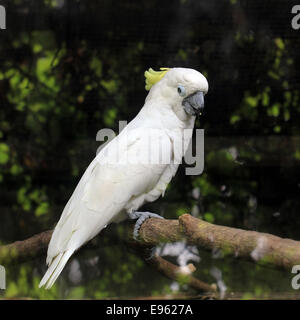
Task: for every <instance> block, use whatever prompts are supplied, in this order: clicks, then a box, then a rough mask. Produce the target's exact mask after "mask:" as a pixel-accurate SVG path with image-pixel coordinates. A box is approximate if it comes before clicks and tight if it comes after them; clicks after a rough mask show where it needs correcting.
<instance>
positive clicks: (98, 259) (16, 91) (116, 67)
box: [0, 0, 300, 298]
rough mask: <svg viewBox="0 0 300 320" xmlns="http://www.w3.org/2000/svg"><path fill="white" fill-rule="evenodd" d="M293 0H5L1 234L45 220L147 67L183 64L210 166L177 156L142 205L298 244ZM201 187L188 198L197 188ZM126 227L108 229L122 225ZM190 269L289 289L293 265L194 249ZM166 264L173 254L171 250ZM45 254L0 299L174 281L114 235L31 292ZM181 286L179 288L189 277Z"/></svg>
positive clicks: (262, 293)
mask: <svg viewBox="0 0 300 320" xmlns="http://www.w3.org/2000/svg"><path fill="white" fill-rule="evenodd" d="M296 3H297V2H294V1H284V0H282V1H278V0H268V1H259V0H252V1H242V0H240V1H238V0H231V1H230V0H209V1H204V0H181V1H153V0H147V1H126V0H125V1H99V0H89V1H75V0H56V1H55V0H44V1H42V0H38V1H33V0H32V1H29V0H28V1H25V0H9V1H0V4H1V5H3V6H5V8H6V12H7V29H6V30H0V206H1V207H0V241H1V243H10V242H13V241H16V240H22V239H25V238H27V237H30V236H32V235H34V234H36V233H39V232H42V231H44V230H48V229H51V228H53V227H54V225H55V223H56V222H57V220H58V219H59V216H60V214H61V212H62V209H63V207H64V205H65V204H66V202H67V200H68V198H69V197H70V195H71V193H72V191H73V190H74V188H75V186H76V184H77V182H78V181H79V178H80V176H81V175H82V173H83V172H84V170H85V168H86V167H87V166H88V164H89V162H90V161H91V160H92V159H93V157H94V156H95V153H96V150H97V148H98V147H99V144H100V143H99V142H97V141H96V134H97V132H98V130H100V129H102V128H111V129H113V130H115V131H116V132H118V121H119V120H127V121H130V120H131V119H133V117H134V116H135V115H136V114H137V112H138V111H139V110H140V108H141V107H142V106H143V103H144V99H145V97H146V95H147V92H146V91H145V89H144V75H143V73H144V71H145V70H146V69H148V68H149V67H152V68H154V69H158V68H159V67H174V66H180V67H190V68H194V69H197V70H199V71H200V72H202V73H203V74H204V75H205V76H206V77H207V79H208V82H209V85H210V89H209V93H208V94H207V96H206V101H205V102H206V109H205V112H204V114H203V116H202V117H201V119H200V121H199V120H198V122H197V128H204V129H205V169H204V173H203V174H202V175H201V176H186V175H185V171H184V165H183V166H181V169H180V170H179V172H178V173H177V176H176V178H175V179H173V181H172V183H171V185H170V186H169V188H168V190H167V192H166V195H165V197H164V198H163V199H159V200H158V201H156V203H154V204H151V205H149V206H147V207H148V208H150V209H151V210H152V211H154V212H157V213H160V214H164V215H165V216H166V217H168V218H176V217H177V216H178V215H180V214H182V213H184V212H190V213H192V214H193V215H195V216H198V217H201V218H203V219H205V220H207V221H210V222H214V223H216V224H222V225H228V226H232V227H239V228H243V229H251V230H258V231H261V232H269V233H273V234H276V235H279V236H282V237H286V238H293V239H295V240H300V232H299V230H300V219H299V207H300V200H299V187H300V178H299V164H300V148H299V146H300V137H299V113H300V106H299V89H300V86H299V84H300V78H299V68H300V55H299V53H300V30H298V31H297V30H293V29H292V27H291V20H292V18H293V15H292V14H291V9H292V7H293V5H294V4H296ZM197 194H198V195H199V194H200V196H199V197H196V195H197ZM120 228H122V225H120V226H118V227H117V228H116V227H115V226H113V227H112V232H113V230H114V229H117V232H118V230H119V229H120ZM200 257H201V261H200V262H199V263H196V264H195V265H196V267H197V271H196V276H197V277H199V279H202V280H205V281H207V282H214V281H215V279H214V278H213V277H212V276H211V275H210V270H211V267H213V266H217V267H218V268H219V270H221V271H222V279H223V281H224V283H225V284H226V286H227V290H228V292H241V293H242V295H243V297H246V298H247V297H255V298H263V297H269V298H271V297H272V296H274V294H276V293H278V292H279V293H280V294H281V296H282V297H285V295H286V294H290V293H295V291H293V290H292V289H291V286H290V281H291V277H292V275H291V274H288V273H283V272H280V271H273V270H271V269H265V268H262V267H258V266H255V265H254V264H251V263H247V262H239V261H236V260H232V259H231V260H230V259H214V258H212V256H211V254H208V253H205V252H202V251H200ZM173 260H174V258H173ZM45 270H46V267H45V257H43V258H41V259H36V260H34V261H29V262H28V263H23V264H21V265H18V266H10V267H9V268H7V290H6V291H2V292H1V295H2V296H3V297H30V298H103V297H136V296H148V295H153V296H155V295H164V294H167V293H170V291H171V289H170V284H171V283H172V281H169V280H166V279H165V278H163V277H162V276H161V275H159V274H157V273H156V272H155V271H153V270H152V269H150V268H149V267H147V266H146V265H145V264H144V262H143V261H142V260H140V259H139V258H138V257H137V256H135V255H134V254H132V253H131V252H128V251H127V250H125V249H124V248H122V247H120V246H118V245H109V244H108V243H106V244H103V246H101V247H100V248H99V249H97V250H96V249H87V250H83V251H82V252H79V253H78V254H76V255H75V257H74V258H73V259H71V261H70V262H69V264H68V266H67V267H66V269H65V270H64V272H63V273H62V276H61V277H60V278H59V281H58V282H57V284H56V285H55V286H54V288H53V289H51V290H50V291H45V290H40V289H38V288H37V286H38V282H39V280H40V278H41V276H42V274H43V273H44V271H45ZM179 290H181V291H185V290H186V289H185V288H184V286H179Z"/></svg>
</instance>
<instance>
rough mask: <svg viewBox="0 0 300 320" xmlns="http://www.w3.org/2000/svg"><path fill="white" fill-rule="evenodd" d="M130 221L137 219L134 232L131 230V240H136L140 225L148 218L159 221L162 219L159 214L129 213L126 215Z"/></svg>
mask: <svg viewBox="0 0 300 320" xmlns="http://www.w3.org/2000/svg"><path fill="white" fill-rule="evenodd" d="M128 215H129V218H130V219H133V220H134V219H137V221H136V223H135V226H134V230H133V238H134V239H135V240H137V238H138V236H139V230H140V228H141V225H142V224H143V223H144V221H145V220H147V219H149V218H159V219H164V218H163V217H162V216H160V215H159V214H156V213H152V212H138V211H135V212H131V213H129V214H128Z"/></svg>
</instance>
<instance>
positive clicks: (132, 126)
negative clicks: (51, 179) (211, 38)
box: [40, 68, 208, 289]
mask: <svg viewBox="0 0 300 320" xmlns="http://www.w3.org/2000/svg"><path fill="white" fill-rule="evenodd" d="M145 77H146V89H147V90H150V92H149V94H148V96H147V98H146V100H145V104H144V106H143V108H142V109H141V110H140V112H139V113H138V115H137V116H136V117H135V118H134V119H133V120H132V121H131V122H130V123H129V124H128V125H127V126H126V127H125V128H124V129H123V131H122V132H121V133H120V134H119V135H118V136H117V137H115V138H114V139H113V140H112V141H110V142H109V143H108V144H107V145H106V146H105V147H104V148H103V149H102V150H101V152H100V153H98V155H97V156H96V157H95V159H94V160H93V161H92V162H91V164H90V165H89V166H88V168H87V169H86V171H85V173H84V174H83V176H82V178H81V179H80V181H79V183H78V185H77V187H76V189H75V191H74V192H73V194H72V196H71V198H70V199H69V201H68V203H67V205H66V206H65V208H64V210H63V213H62V215H61V218H60V220H59V222H58V224H57V225H56V227H55V230H54V232H53V235H52V238H51V241H50V244H49V247H48V255H47V265H48V270H47V272H46V273H45V275H44V277H43V279H42V280H41V282H40V287H42V286H45V287H46V288H47V289H48V288H50V287H51V286H52V285H53V283H54V282H55V280H56V279H57V277H58V276H59V274H60V273H61V271H62V270H63V268H64V266H65V264H66V263H67V261H68V260H69V258H70V257H71V255H72V254H73V253H74V252H75V251H76V250H78V249H79V248H80V247H81V246H82V245H83V244H85V243H86V242H87V241H89V240H91V239H92V238H94V237H95V236H96V235H97V234H98V233H99V232H100V231H101V230H102V229H104V228H105V227H106V226H107V225H108V224H109V223H111V222H119V221H122V220H123V219H124V218H126V217H130V218H132V219H137V218H138V220H137V223H136V227H135V231H134V236H135V237H136V236H137V235H138V230H139V227H140V225H141V224H142V223H143V221H144V220H145V219H147V218H149V217H151V216H155V217H157V216H158V215H156V214H152V213H149V212H146V213H143V212H137V210H138V208H139V207H140V206H141V205H143V204H144V203H145V202H151V201H154V200H156V199H157V198H158V197H160V196H161V195H164V192H165V190H166V188H167V185H168V183H169V182H170V180H171V179H172V177H173V176H174V175H175V173H176V171H177V169H178V165H179V163H180V162H181V160H182V157H183V156H184V154H185V152H186V149H187V147H188V145H189V141H190V139H191V137H192V129H193V127H194V122H195V118H196V115H197V114H200V112H201V110H202V109H203V107H204V95H205V94H206V93H207V91H208V83H207V80H206V78H205V77H204V76H203V75H202V74H201V73H200V72H198V71H196V70H193V69H186V68H172V69H168V68H161V71H154V70H152V69H151V68H150V69H149V71H146V72H145ZM186 129H189V130H186ZM186 132H187V133H186ZM149 158H151V159H149Z"/></svg>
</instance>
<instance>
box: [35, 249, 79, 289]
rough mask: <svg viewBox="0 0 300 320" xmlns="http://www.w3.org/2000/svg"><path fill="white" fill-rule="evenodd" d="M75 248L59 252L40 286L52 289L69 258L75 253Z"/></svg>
mask: <svg viewBox="0 0 300 320" xmlns="http://www.w3.org/2000/svg"><path fill="white" fill-rule="evenodd" d="M73 252H74V251H73V250H67V251H65V252H63V253H60V254H58V255H57V256H56V257H55V258H54V259H53V260H52V262H51V263H50V265H49V268H48V270H47V272H46V273H45V275H44V277H43V279H42V280H41V282H40V284H39V288H41V287H43V286H45V288H46V289H50V288H51V287H52V286H53V284H54V282H55V280H56V279H57V278H58V276H59V275H60V273H61V272H62V270H63V268H64V266H65V265H66V263H67V262H68V260H69V258H70V257H71V255H72V254H73Z"/></svg>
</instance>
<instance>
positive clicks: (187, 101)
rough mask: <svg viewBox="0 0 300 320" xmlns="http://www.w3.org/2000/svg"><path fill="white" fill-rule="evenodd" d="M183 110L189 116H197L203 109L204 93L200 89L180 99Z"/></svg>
mask: <svg viewBox="0 0 300 320" xmlns="http://www.w3.org/2000/svg"><path fill="white" fill-rule="evenodd" d="M182 105H183V108H184V110H185V112H186V113H187V114H189V115H191V116H199V115H201V113H202V110H203V109H204V95H203V92H201V91H196V92H195V93H193V94H191V95H189V96H187V97H186V98H184V99H183V101H182Z"/></svg>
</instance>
